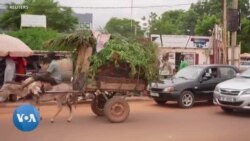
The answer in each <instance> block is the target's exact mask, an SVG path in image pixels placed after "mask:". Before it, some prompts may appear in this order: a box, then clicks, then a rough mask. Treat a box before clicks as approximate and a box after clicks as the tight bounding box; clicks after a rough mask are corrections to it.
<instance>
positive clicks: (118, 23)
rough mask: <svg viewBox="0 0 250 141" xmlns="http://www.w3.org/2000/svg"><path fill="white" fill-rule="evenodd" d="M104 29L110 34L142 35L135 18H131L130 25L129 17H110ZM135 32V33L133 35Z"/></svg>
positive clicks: (142, 32)
mask: <svg viewBox="0 0 250 141" xmlns="http://www.w3.org/2000/svg"><path fill="white" fill-rule="evenodd" d="M105 29H106V30H107V31H108V32H109V33H112V34H117V33H118V34H120V35H122V36H125V37H134V36H143V34H144V31H143V30H142V29H141V26H140V25H139V23H138V22H136V21H135V20H132V27H131V20H130V19H126V18H124V19H119V18H111V19H110V20H109V21H108V22H107V24H106V26H105ZM135 34H136V35H135Z"/></svg>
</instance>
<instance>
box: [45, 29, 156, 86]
mask: <svg viewBox="0 0 250 141" xmlns="http://www.w3.org/2000/svg"><path fill="white" fill-rule="evenodd" d="M89 46H91V47H93V55H92V56H91V58H90V64H91V65H90V73H89V74H90V77H91V78H94V77H95V76H96V74H97V72H98V70H99V69H100V68H101V67H103V66H105V65H107V64H110V63H111V64H113V65H115V67H117V68H119V67H121V66H120V65H122V64H124V63H126V64H129V68H130V69H129V70H130V72H127V74H129V76H130V77H135V78H138V76H140V79H143V80H146V81H152V80H155V79H157V77H158V69H157V61H158V59H157V55H156V49H157V47H156V45H154V44H152V43H151V42H150V41H148V40H142V39H141V40H140V41H139V40H135V39H134V40H133V39H131V38H126V37H123V36H120V35H112V39H111V40H110V41H108V42H107V43H106V45H105V47H104V49H102V50H101V51H100V52H98V53H97V52H95V50H96V49H95V47H96V40H95V39H94V37H93V35H92V33H91V31H84V32H76V33H71V34H68V35H64V36H62V37H59V38H57V39H53V40H50V41H48V42H47V43H46V44H45V47H49V48H53V50H57V49H59V48H62V47H64V49H65V50H67V51H74V55H77V52H78V49H79V48H80V47H89ZM73 57H74V58H77V57H76V56H73Z"/></svg>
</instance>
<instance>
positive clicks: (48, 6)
mask: <svg viewBox="0 0 250 141" xmlns="http://www.w3.org/2000/svg"><path fill="white" fill-rule="evenodd" d="M13 4H14V3H12V4H9V5H13ZM22 4H23V5H26V6H28V9H11V8H10V6H7V12H5V13H4V14H3V15H2V16H1V17H0V21H1V22H0V26H1V27H2V28H3V29H7V30H17V29H19V28H20V23H21V14H35V15H46V19H47V27H48V28H50V29H53V30H57V31H60V32H64V31H69V30H72V29H74V25H75V24H76V23H77V19H76V18H75V17H73V16H72V13H73V12H72V10H71V8H64V7H59V6H58V2H53V0H25V1H24V2H23V3H22Z"/></svg>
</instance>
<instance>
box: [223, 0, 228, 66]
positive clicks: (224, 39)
mask: <svg viewBox="0 0 250 141" xmlns="http://www.w3.org/2000/svg"><path fill="white" fill-rule="evenodd" d="M223 44H224V45H223V64H228V57H227V56H228V46H227V0H224V1H223Z"/></svg>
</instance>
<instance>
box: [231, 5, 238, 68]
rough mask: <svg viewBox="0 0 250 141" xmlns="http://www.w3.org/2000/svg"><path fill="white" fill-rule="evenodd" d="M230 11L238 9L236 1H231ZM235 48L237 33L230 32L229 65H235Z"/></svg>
mask: <svg viewBox="0 0 250 141" xmlns="http://www.w3.org/2000/svg"><path fill="white" fill-rule="evenodd" d="M232 9H238V0H233V5H232ZM236 46H237V31H234V32H232V36H231V65H235V62H234V61H235V60H234V58H235V56H234V55H235V47H236Z"/></svg>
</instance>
